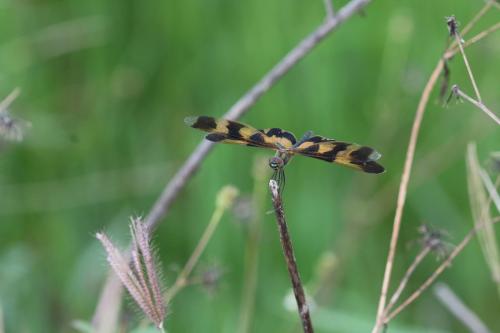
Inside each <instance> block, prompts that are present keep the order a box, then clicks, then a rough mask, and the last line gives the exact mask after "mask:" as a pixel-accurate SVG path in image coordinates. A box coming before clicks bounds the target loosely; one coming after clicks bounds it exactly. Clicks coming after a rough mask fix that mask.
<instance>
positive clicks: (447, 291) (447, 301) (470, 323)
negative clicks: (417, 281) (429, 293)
mask: <svg viewBox="0 0 500 333" xmlns="http://www.w3.org/2000/svg"><path fill="white" fill-rule="evenodd" d="M434 295H436V297H437V299H438V300H439V301H440V302H441V304H443V306H444V307H446V308H447V309H448V310H449V311H450V312H451V313H452V314H453V315H454V316H455V318H457V319H458V320H459V321H461V322H462V323H463V324H464V325H465V326H467V328H468V329H469V331H470V332H471V333H490V332H491V331H490V330H489V329H488V327H487V326H486V325H485V324H484V323H483V322H482V321H481V319H479V317H478V316H477V315H476V314H475V313H474V312H473V311H472V310H471V309H469V308H468V307H467V306H466V305H465V304H464V303H463V302H462V300H461V299H460V298H458V296H457V295H456V294H455V293H454V292H453V290H452V289H451V288H450V287H448V286H447V285H446V284H444V283H438V284H436V286H435V287H434Z"/></svg>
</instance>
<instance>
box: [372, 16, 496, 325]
mask: <svg viewBox="0 0 500 333" xmlns="http://www.w3.org/2000/svg"><path fill="white" fill-rule="evenodd" d="M470 28H472V26H471V27H470ZM492 31H494V30H492ZM492 31H490V32H489V33H491V32H492ZM489 33H488V34H489ZM486 35H487V34H485V35H483V36H481V37H480V38H478V40H479V39H482V38H484V37H485V36H486ZM478 36H479V34H478ZM464 46H465V45H464ZM443 55H445V56H446V55H449V56H453V55H454V52H453V49H452V47H451V46H450V47H449V48H448V49H447V50H446V51H445V52H444V54H443ZM443 68H444V60H443V57H442V58H441V59H440V60H439V61H438V63H437V65H436V68H434V71H433V72H432V74H431V76H430V77H429V80H428V81H427V84H426V85H425V87H424V90H423V92H422V96H421V97H420V101H419V103H418V107H417V111H416V113H415V119H414V121H413V126H412V130H411V134H410V141H409V143H408V148H407V152H406V158H405V164H404V167H403V174H402V176H401V182H400V186H399V192H398V198H397V205H396V213H395V215H394V222H393V229H392V236H391V241H390V245H389V253H388V256H387V262H386V266H385V271H384V278H383V281H382V290H381V293H380V299H379V304H378V309H377V318H376V321H375V326H374V327H373V330H372V333H378V332H380V331H381V329H382V326H383V322H384V309H385V305H386V300H387V292H388V289H389V284H390V280H391V273H392V267H393V265H394V258H395V254H396V246H397V242H398V238H399V230H400V227H401V220H402V217H403V208H404V203H405V201H406V193H407V190H408V182H409V179H410V174H411V169H412V165H413V159H414V155H415V147H416V144H417V140H418V134H419V131H420V125H421V123H422V119H423V116H424V113H425V108H426V106H427V103H428V102H429V97H430V94H431V92H432V89H433V88H434V86H435V85H436V82H437V80H438V78H439V74H440V73H441V71H442V70H443Z"/></svg>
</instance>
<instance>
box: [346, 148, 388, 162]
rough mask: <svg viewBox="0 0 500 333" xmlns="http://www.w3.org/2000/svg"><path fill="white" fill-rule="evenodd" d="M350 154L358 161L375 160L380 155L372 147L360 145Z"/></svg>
mask: <svg viewBox="0 0 500 333" xmlns="http://www.w3.org/2000/svg"><path fill="white" fill-rule="evenodd" d="M351 156H352V157H353V158H354V159H355V160H356V161H359V162H368V161H376V160H378V159H379V158H380V157H381V156H382V155H381V154H380V153H379V152H378V151H376V150H375V149H373V148H370V147H367V146H362V147H360V148H358V149H356V150H355V151H353V152H352V153H351Z"/></svg>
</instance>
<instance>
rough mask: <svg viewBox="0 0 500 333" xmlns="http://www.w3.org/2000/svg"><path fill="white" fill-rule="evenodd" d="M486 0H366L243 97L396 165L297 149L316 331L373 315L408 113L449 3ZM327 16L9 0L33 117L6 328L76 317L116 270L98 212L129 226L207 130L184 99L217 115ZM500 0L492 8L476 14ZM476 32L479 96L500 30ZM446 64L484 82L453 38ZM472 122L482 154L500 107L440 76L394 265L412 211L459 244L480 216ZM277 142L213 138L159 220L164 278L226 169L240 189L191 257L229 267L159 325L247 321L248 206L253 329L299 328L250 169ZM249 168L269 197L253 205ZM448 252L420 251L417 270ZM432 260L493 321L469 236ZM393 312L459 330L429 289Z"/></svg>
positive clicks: (20, 180) (0, 90)
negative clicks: (256, 226) (444, 94)
mask: <svg viewBox="0 0 500 333" xmlns="http://www.w3.org/2000/svg"><path fill="white" fill-rule="evenodd" d="M346 2H347V1H345V0H342V1H334V5H335V7H336V8H340V7H341V6H342V5H343V4H345V3H346ZM483 4H484V1H481V0H474V1H453V0H445V1H418V2H416V1H409V0H400V1H390V0H386V1H382V0H381V1H374V2H373V3H372V4H371V5H370V6H369V7H367V9H366V10H365V11H364V14H363V15H358V16H356V17H353V18H352V19H351V20H349V21H348V22H347V23H346V24H344V25H343V26H342V27H341V28H340V29H339V30H337V31H335V32H334V33H333V34H332V35H331V36H329V37H328V38H327V39H326V40H325V41H324V42H322V43H321V45H319V47H318V48H317V49H315V50H314V51H313V52H312V53H311V54H310V55H309V56H307V57H306V58H305V59H304V60H303V61H302V62H300V63H299V64H298V65H297V66H296V67H295V68H294V69H293V70H292V71H291V72H290V73H289V74H288V75H287V76H286V77H285V78H284V79H283V80H281V81H280V82H279V83H278V84H277V85H276V86H275V87H273V88H272V90H271V91H270V92H268V93H267V94H266V95H265V96H264V97H263V98H262V99H261V100H260V101H259V102H258V103H257V104H256V105H255V107H253V108H252V109H251V110H250V111H249V112H248V113H247V115H245V117H243V118H242V121H243V122H247V123H249V124H252V125H253V126H255V127H257V128H267V127H275V126H277V127H283V128H285V129H288V130H291V131H292V132H294V133H295V134H296V135H297V136H300V135H301V134H302V133H303V132H305V131H306V130H310V129H312V130H314V131H315V132H316V133H318V134H322V135H325V136H328V137H332V138H336V139H340V140H346V141H353V142H357V143H361V144H366V145H370V146H373V147H375V148H377V150H379V151H380V152H381V153H382V154H383V157H382V160H381V161H382V164H383V165H384V166H386V168H387V172H386V173H385V174H382V175H378V176H375V175H368V174H362V173H358V172H355V171H352V170H349V169H345V168H342V167H338V166H335V165H329V164H327V163H323V162H321V161H318V160H313V159H306V158H296V159H295V160H294V161H293V162H292V163H291V164H290V165H289V166H288V167H287V187H286V189H285V208H286V214H287V217H288V223H289V228H290V232H291V235H292V238H293V241H294V243H295V251H296V257H297V260H298V264H299V269H300V271H301V276H302V279H303V281H304V283H305V285H306V287H307V289H308V290H309V292H310V293H311V294H314V293H315V292H317V293H318V295H317V297H316V303H317V304H316V307H315V309H314V311H313V313H312V318H313V322H314V323H315V326H316V328H317V331H318V332H367V331H369V330H370V329H371V326H372V323H373V320H374V318H375V313H376V306H377V302H378V297H379V293H380V287H381V281H382V276H383V270H384V265H385V260H386V255H387V250H388V243H389V238H390V233H391V229H392V220H393V215H394V209H395V202H396V196H397V187H398V184H399V180H400V176H401V171H402V167H403V163H404V157H405V153H406V146H407V143H408V139H409V133H410V128H411V124H412V121H413V118H414V114H415V110H416V107H417V103H418V100H419V97H420V94H421V92H422V89H423V87H424V85H425V82H426V81H427V79H428V76H429V75H430V73H431V71H432V70H433V68H434V67H435V64H436V63H437V61H438V59H439V57H440V55H441V53H442V51H443V50H444V48H445V46H446V41H447V30H446V25H445V20H444V18H445V16H448V15H451V14H454V15H456V16H457V19H458V21H459V22H461V24H462V26H464V25H465V23H466V22H468V21H469V20H470V19H471V18H472V17H473V16H474V15H475V13H477V11H478V10H479V9H480V8H481V7H482V6H483ZM324 16H325V13H324V7H323V2H322V1H320V0H316V1H285V0H275V1H265V0H254V1H241V2H240V1H230V0H210V1H199V0H185V1H171V0H167V1H152V2H139V1H117V0H109V1H97V0H89V1H75V0H72V1H55V0H54V1H29V0H22V1H18V0H0V26H1V29H0V94H1V96H0V98H4V97H5V96H7V95H8V94H9V93H10V92H11V91H12V90H13V89H14V88H15V87H20V89H21V90H22V93H21V95H20V96H19V98H18V99H17V100H16V101H15V102H14V103H13V105H12V106H11V107H10V111H11V113H12V115H13V116H14V117H19V118H22V119H25V120H27V121H29V122H30V123H31V124H32V126H31V128H30V129H28V130H27V131H26V137H25V140H24V141H22V142H20V143H14V142H5V141H2V142H1V146H0V307H1V313H3V318H4V325H5V328H6V332H71V331H74V329H73V328H72V326H71V323H72V321H73V320H76V319H80V320H84V321H89V320H90V319H91V317H92V314H93V311H94V309H95V306H96V303H97V300H98V295H99V293H100V290H101V288H102V286H103V283H104V280H105V277H106V271H107V267H106V262H105V254H104V251H103V250H102V248H101V247H100V245H99V244H98V242H97V241H96V239H95V238H94V233H95V232H96V231H100V230H104V231H106V232H107V233H108V234H109V235H110V236H111V237H112V238H113V240H115V241H117V242H118V243H119V244H121V245H122V246H123V247H125V246H126V244H127V242H128V239H129V235H128V217H129V216H130V215H144V214H146V213H147V212H148V211H149V209H150V208H151V206H152V205H153V203H154V201H155V200H156V198H157V197H158V195H159V194H160V193H161V191H162V189H163V187H164V185H165V184H166V183H167V182H168V180H169V179H170V177H172V175H173V174H174V173H175V172H176V170H177V169H178V168H179V167H180V165H181V164H182V162H183V161H184V160H185V159H186V158H187V157H188V156H189V154H190V152H191V151H192V150H193V149H194V147H195V146H196V145H197V144H198V142H199V141H200V139H201V138H202V133H201V132H198V131H195V130H192V129H190V128H188V127H186V126H185V125H184V123H183V118H184V117H186V116H188V115H201V114H203V115H212V116H221V115H222V114H223V113H224V112H226V111H227V109H228V108H229V107H230V106H231V105H232V104H233V103H234V102H235V101H236V100H237V99H238V98H239V97H240V96H241V95H242V94H243V93H244V92H245V91H247V90H248V89H249V88H250V87H251V86H252V85H253V84H254V83H255V82H257V80H259V79H260V78H261V77H262V75H264V74H265V73H266V72H267V71H268V70H269V69H270V68H271V67H272V66H273V65H274V64H275V63H276V62H277V61H278V60H279V59H281V58H282V57H283V55H284V54H285V53H286V52H288V51H289V50H290V49H291V48H292V47H294V46H295V45H296V44H297V43H298V42H299V41H300V40H301V39H302V38H303V37H304V36H306V35H307V34H308V33H309V32H311V31H312V30H313V29H314V28H316V26H318V25H319V24H320V23H321V22H322V21H323V20H324ZM499 17H500V15H499V11H498V10H492V11H491V12H490V13H488V15H487V16H486V17H485V18H484V19H482V20H481V22H480V23H479V24H478V26H477V27H476V29H474V31H473V33H472V34H475V33H477V32H479V31H481V30H482V29H484V28H486V27H488V26H491V25H492V24H493V23H495V22H498V19H499ZM472 34H471V35H472ZM467 54H468V56H469V60H470V62H471V65H472V68H473V70H474V73H475V75H476V79H477V81H478V85H479V87H480V89H481V92H482V96H483V99H484V100H485V101H486V103H487V104H488V105H489V106H490V108H491V109H493V110H495V109H498V106H499V99H498V86H499V84H498V78H499V77H500V66H498V59H499V55H500V36H499V34H496V35H492V36H490V37H488V38H487V39H485V40H484V41H482V42H481V43H479V44H477V45H475V46H473V47H471V48H469V49H468V51H467ZM450 68H451V82H452V83H458V84H459V85H460V86H461V87H462V88H463V89H464V90H465V91H467V92H469V93H470V94H472V88H471V86H470V83H469V81H468V79H467V77H466V74H465V71H464V65H463V61H462V60H461V58H460V57H456V58H455V59H453V61H452V62H451V63H450ZM469 141H476V142H477V144H478V151H479V156H480V160H481V161H486V160H487V158H488V154H489V152H490V151H493V150H495V149H496V150H498V148H499V146H498V143H499V142H500V135H499V132H498V128H497V127H495V125H494V123H493V122H492V121H491V120H490V119H488V118H487V117H485V116H484V115H483V114H482V113H481V112H480V111H478V110H477V109H474V108H472V107H471V106H470V105H469V104H466V103H455V102H452V103H451V104H450V106H449V107H447V108H443V107H442V106H441V103H439V101H438V94H437V89H435V91H434V93H433V95H432V97H431V100H430V103H429V107H428V109H427V111H426V114H425V118H424V121H423V125H422V132H421V136H420V138H419V143H418V145H417V151H416V157H415V168H414V172H413V174H412V178H411V180H410V185H409V193H408V201H407V204H406V208H405V212H404V217H403V227H402V231H401V239H400V244H399V251H398V253H397V258H396V265H395V270H394V279H393V286H395V285H394V283H395V282H396V281H399V279H400V278H401V276H402V274H403V273H404V271H405V269H406V267H407V266H408V265H409V263H410V262H411V261H412V259H413V258H414V257H415V255H416V253H417V252H418V246H417V245H416V244H415V240H416V239H417V238H418V232H417V228H418V226H419V225H420V224H421V223H423V222H426V223H429V224H432V225H434V226H436V227H438V228H442V229H445V230H446V231H447V233H448V234H449V242H450V243H452V244H457V243H458V242H459V241H460V240H461V239H462V237H463V235H464V234H465V233H466V232H467V231H468V230H469V229H470V228H471V226H472V218H471V213H470V208H469V200H468V193H467V179H466V170H465V157H464V156H465V147H466V144H467V142H469ZM266 154H267V155H266ZM270 155H271V153H267V152H265V151H259V150H257V149H249V148H245V147H238V146H217V147H216V148H215V149H214V150H213V152H212V153H211V154H210V155H209V156H208V158H207V159H206V161H205V162H204V163H203V165H202V167H201V168H200V170H199V171H198V173H197V174H196V175H195V177H193V178H192V179H191V181H190V182H189V184H188V185H187V187H186V188H185V189H184V190H183V191H182V193H181V195H180V196H179V197H178V198H177V200H176V201H175V203H174V205H173V206H172V208H171V210H170V212H169V214H168V216H167V217H166V218H165V219H164V220H163V221H162V222H161V223H160V226H159V228H158V229H157V232H156V234H155V236H154V242H155V245H156V248H157V250H158V254H159V257H160V259H161V262H162V266H163V272H164V280H165V281H166V284H167V287H168V285H171V284H172V283H173V282H174V280H175V277H176V274H177V272H178V270H179V268H180V267H182V265H183V264H184V263H185V262H186V261H187V259H188V258H189V255H190V254H191V252H192V251H193V249H194V247H195V246H196V244H197V242H198V239H199V237H200V235H201V233H202V232H203V229H204V228H205V226H206V224H207V222H208V220H209V218H210V216H211V214H212V212H213V209H214V202H215V197H216V194H217V192H218V191H219V190H220V189H221V188H222V187H223V186H224V185H227V184H233V185H235V186H236V187H237V188H238V189H239V190H240V192H241V198H242V199H240V200H239V203H238V207H239V208H240V209H238V210H236V212H229V213H228V214H226V215H225V216H224V218H223V220H222V221H221V225H220V226H219V228H218V229H217V231H216V233H215V235H214V237H213V238H212V240H211V241H210V243H209V245H208V247H207V249H206V252H205V253H204V255H203V257H202V259H201V261H200V263H199V265H198V266H197V269H196V270H195V272H194V275H193V276H194V277H197V276H198V277H200V276H202V275H203V274H206V272H207V271H210V270H212V271H213V270H219V271H220V272H222V273H223V274H222V277H221V278H220V281H218V285H217V287H216V288H215V289H213V290H211V291H210V292H208V291H207V290H206V289H207V288H203V286H199V285H195V286H190V287H188V288H186V289H184V290H183V291H181V293H179V294H178V295H177V296H176V298H175V299H174V300H173V302H172V303H171V304H170V305H169V310H168V312H169V315H168V318H167V320H166V327H167V329H168V331H170V332H236V331H237V329H238V322H239V318H240V312H241V303H242V294H243V291H244V289H245V288H247V287H246V285H245V283H244V275H245V273H244V271H245V260H246V259H245V258H246V257H247V255H248V253H246V251H247V250H246V245H245V243H246V242H247V240H248V238H249V237H248V235H249V232H250V231H251V230H252V225H253V224H252V223H254V222H255V221H256V220H258V221H259V223H260V228H261V237H260V241H259V243H258V244H257V245H258V246H257V248H258V251H259V253H258V256H259V263H258V264H259V265H258V281H257V288H256V293H255V309H254V315H253V319H252V322H251V332H298V331H299V329H298V327H299V326H298V316H297V314H296V312H295V311H294V310H293V309H292V310H289V309H287V307H286V306H285V305H284V302H285V301H284V300H285V298H286V297H287V294H289V293H290V283H289V280H288V274H287V271H286V268H285V263H284V260H283V255H282V252H281V249H280V244H279V238H278V233H277V231H276V225H275V221H274V217H273V215H272V214H266V212H267V211H269V210H271V203H270V198H269V196H268V193H267V184H266V183H267V180H266V177H268V174H265V175H264V176H263V177H262V176H261V177H260V178H263V180H261V181H256V177H255V171H254V169H255V167H254V164H255V160H256V159H257V158H258V156H264V158H265V157H268V156H270ZM264 170H265V168H264ZM262 173H263V171H262V169H261V170H260V171H258V172H257V175H259V174H262ZM257 178H259V177H257ZM254 187H255V188H256V189H257V191H258V192H259V193H261V194H256V196H257V197H259V196H260V198H261V200H262V203H263V204H262V207H261V208H260V210H258V209H257V208H255V205H254V206H248V198H250V197H251V196H252V195H255V193H254V194H252V193H253V192H254ZM245 205H246V206H245ZM252 207H253V208H252ZM245 211H246V213H247V214H248V213H249V214H250V215H252V214H253V216H254V218H253V219H252V218H250V219H248V218H247V217H246V216H245V215H246V214H245ZM255 214H257V215H258V216H256V217H255ZM252 221H253V222H252ZM437 264H438V262H437V261H436V260H434V259H431V258H428V259H427V260H426V261H425V263H424V264H422V265H421V266H420V267H419V269H418V270H417V272H416V274H415V276H414V279H413V280H412V282H411V283H410V286H409V288H411V289H415V288H416V287H417V286H419V285H420V283H421V282H422V281H423V280H424V279H425V278H426V277H427V276H428V275H429V274H430V273H431V272H432V271H433V270H434V268H435V267H436V265H437ZM440 281H443V282H446V283H447V284H449V286H450V287H451V288H452V289H453V290H454V291H455V292H456V293H457V294H458V295H459V296H460V297H461V298H462V299H463V300H464V301H465V302H466V304H467V305H468V306H470V308H471V309H473V310H474V311H475V312H476V313H477V314H478V315H479V316H480V317H481V318H482V319H483V320H484V322H485V323H487V325H488V326H489V327H490V329H491V330H492V331H496V332H498V331H500V321H498V313H499V309H500V300H499V296H498V294H497V293H496V287H495V284H494V283H493V282H492V281H491V278H490V273H489V270H488V268H487V266H486V264H485V261H484V258H483V256H482V253H481V251H480V247H479V245H478V243H477V241H476V240H474V241H473V242H472V243H471V244H470V246H468V247H467V248H466V250H465V251H464V252H463V253H462V254H461V255H460V256H459V257H458V258H457V260H456V261H455V262H454V264H453V266H452V267H451V268H450V269H449V270H448V271H447V272H445V274H443V276H442V277H441V278H440ZM393 288H394V287H393ZM131 303H132V302H131V301H126V302H125V306H124V308H125V309H124V314H123V318H124V320H125V321H127V324H126V327H128V328H127V331H130V330H131V328H132V327H135V325H136V323H137V320H138V319H137V318H140V315H139V316H137V315H136V313H137V311H135V310H134V305H132V304H131ZM392 324H393V326H392ZM398 330H399V331H400V332H467V330H466V329H465V328H464V327H463V325H462V324H460V323H459V322H457V321H456V319H454V318H453V316H452V315H450V314H449V312H448V311H447V310H446V309H445V308H444V307H443V306H442V305H441V304H440V303H439V302H438V301H437V299H436V298H435V296H434V295H433V294H432V292H431V291H430V290H429V291H428V292H426V293H425V294H424V295H423V296H422V297H421V298H420V299H419V300H418V301H417V302H416V303H415V304H414V305H412V306H410V307H409V308H408V309H407V310H405V311H404V312H403V313H402V314H401V315H400V316H398V317H397V318H396V320H395V321H394V322H393V323H391V326H390V327H389V332H391V331H398ZM399 331H398V332H399Z"/></svg>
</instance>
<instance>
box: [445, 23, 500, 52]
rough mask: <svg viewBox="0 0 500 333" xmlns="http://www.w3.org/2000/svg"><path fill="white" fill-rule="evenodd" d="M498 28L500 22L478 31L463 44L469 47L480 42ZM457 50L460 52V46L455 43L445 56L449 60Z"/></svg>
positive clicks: (499, 27)
mask: <svg viewBox="0 0 500 333" xmlns="http://www.w3.org/2000/svg"><path fill="white" fill-rule="evenodd" d="M498 29H500V22H498V23H495V24H493V25H492V26H491V27H489V28H488V29H485V30H483V31H481V32H480V33H478V34H477V35H475V36H474V37H472V38H470V39H468V40H467V41H466V42H465V43H464V44H463V47H464V48H467V47H469V46H471V45H472V44H475V43H477V42H479V41H480V40H481V39H483V38H484V37H486V36H488V35H489V34H491V33H493V32H495V31H497V30H498ZM457 52H458V47H456V46H455V45H453V46H452V47H450V48H448V50H447V51H446V52H445V54H444V58H445V59H447V60H448V59H450V58H452V57H453V56H454V55H455V54H456V53H457Z"/></svg>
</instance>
